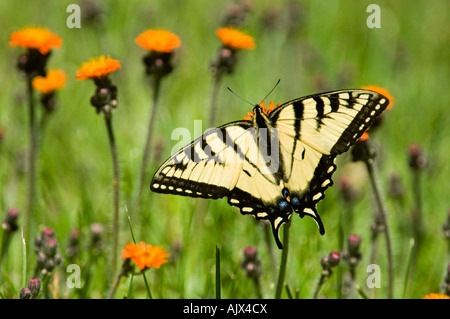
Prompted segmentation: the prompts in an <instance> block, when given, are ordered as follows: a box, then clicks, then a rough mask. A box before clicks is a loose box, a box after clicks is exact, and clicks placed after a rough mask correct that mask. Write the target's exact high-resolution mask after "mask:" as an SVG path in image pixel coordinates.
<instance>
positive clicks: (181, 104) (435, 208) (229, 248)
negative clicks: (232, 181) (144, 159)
mask: <svg viewBox="0 0 450 319" xmlns="http://www.w3.org/2000/svg"><path fill="white" fill-rule="evenodd" d="M72 2H73V1H44V2H42V1H39V2H38V1H29V3H28V4H27V6H25V7H20V6H16V5H14V4H13V2H11V1H4V2H2V3H1V4H0V12H1V13H2V17H3V19H1V21H0V26H1V28H0V41H1V42H2V43H4V44H6V43H7V42H8V41H9V35H10V33H11V32H13V31H16V30H18V29H20V28H22V27H23V26H27V25H30V24H31V25H34V24H37V25H43V26H46V27H48V28H49V29H50V30H51V31H52V32H55V33H57V34H58V35H60V36H61V37H62V38H63V41H64V43H63V46H62V47H61V48H60V49H57V50H54V51H53V52H52V55H51V57H50V59H49V63H48V67H49V68H62V69H64V70H65V71H66V73H67V74H68V82H67V85H66V87H65V88H64V90H62V91H61V92H59V94H58V99H59V108H58V109H57V111H56V112H55V113H54V114H53V116H52V118H51V119H50V121H49V123H48V127H47V128H46V130H45V132H44V139H43V142H42V145H41V147H40V154H39V159H38V165H37V167H38V181H37V201H36V209H35V211H36V214H35V216H34V220H33V224H34V225H35V226H36V227H35V228H34V229H33V233H32V235H33V237H34V236H36V235H37V234H38V232H39V230H40V229H41V228H43V227H44V226H47V227H51V228H53V229H54V230H55V232H56V238H57V239H58V240H59V251H60V252H61V253H62V255H63V262H62V264H61V265H60V266H59V267H58V274H59V283H60V286H61V288H60V297H67V298H78V297H83V296H84V297H88V298H103V297H106V295H107V293H108V290H109V280H110V278H109V274H108V271H107V269H108V267H109V259H108V257H109V256H110V254H111V245H110V243H111V231H112V202H111V201H112V183H111V180H112V165H111V158H110V151H109V145H108V141H107V135H106V130H105V127H104V123H103V122H104V120H103V118H102V116H101V115H97V114H95V110H94V108H93V107H92V106H90V104H89V99H90V97H91V95H92V94H93V93H94V89H95V87H94V85H93V83H92V81H77V80H75V79H74V76H75V72H76V70H77V68H78V67H79V65H80V64H81V63H82V62H83V61H86V60H88V59H89V58H90V57H92V56H98V55H101V54H106V55H111V56H112V57H113V58H116V59H118V60H120V62H121V65H122V68H121V69H120V70H119V71H117V72H115V73H114V74H112V75H111V79H112V81H113V82H114V83H115V84H116V85H117V87H118V89H119V107H118V108H117V109H116V110H115V111H114V116H113V122H114V128H115V132H116V137H117V144H118V152H119V157H120V170H121V206H120V214H121V219H120V223H121V231H120V237H119V238H120V248H122V247H124V245H125V244H126V243H129V242H132V237H131V233H130V229H129V225H128V221H127V218H128V215H130V217H131V224H132V227H133V231H134V235H135V237H136V241H145V242H148V243H151V244H154V245H162V246H163V247H164V248H165V249H166V250H167V251H169V252H170V253H171V254H172V255H175V252H174V249H175V246H177V245H181V251H180V252H179V254H178V255H177V258H176V259H175V260H173V261H171V262H170V263H168V264H165V265H163V266H162V267H161V269H150V270H149V271H147V280H148V282H149V286H150V290H151V292H152V295H153V297H154V298H214V297H215V296H216V292H215V282H216V278H215V267H216V247H220V271H221V298H249V297H250V298H252V297H256V292H255V291H254V286H253V283H252V282H251V279H249V278H246V276H245V273H244V272H243V270H242V269H241V268H240V262H241V260H242V256H243V253H242V251H243V248H244V247H245V246H248V245H254V246H256V247H257V248H258V251H259V255H260V258H261V261H262V267H263V273H262V275H261V287H262V294H263V297H265V298H273V297H274V295H275V289H276V287H275V286H276V281H277V272H276V269H274V267H275V268H276V267H278V266H279V260H280V257H281V252H280V251H278V250H277V249H276V246H275V245H274V242H273V243H272V246H273V248H274V250H275V261H276V264H275V265H273V264H272V263H271V259H270V254H269V251H268V249H267V246H266V244H265V241H264V231H263V228H261V227H259V226H258V225H257V224H256V223H255V221H254V220H253V218H252V217H250V216H241V215H240V213H239V212H238V210H237V209H235V208H231V207H230V206H229V205H228V204H227V203H226V200H225V199H222V200H218V201H205V200H201V199H192V198H187V197H177V196H171V195H161V194H156V193H152V192H150V190H149V188H148V187H147V188H146V189H145V191H144V194H143V204H142V209H141V211H138V212H135V211H130V210H131V209H132V203H133V199H134V197H135V193H136V188H137V186H138V180H139V168H140V164H141V163H140V161H141V156H142V151H143V146H144V138H145V134H146V129H147V128H146V125H147V118H148V116H149V113H150V111H151V97H152V92H151V87H150V85H149V83H148V80H147V79H146V78H145V76H144V68H143V65H142V61H141V58H142V56H143V55H144V54H145V52H144V50H142V49H141V48H139V47H138V46H137V45H136V44H135V43H134V38H135V37H136V36H137V35H138V34H139V33H140V32H142V31H144V30H145V29H147V28H158V27H162V28H167V29H169V30H171V31H172V32H174V33H176V34H177V35H179V37H180V39H181V41H182V43H183V45H182V47H181V48H180V49H178V50H177V51H176V54H175V55H176V58H175V60H176V68H175V70H174V72H173V74H171V75H170V76H168V77H167V79H164V81H163V84H162V88H161V99H160V105H159V106H160V108H159V112H158V116H157V122H156V127H155V136H154V141H155V143H156V144H157V145H158V146H159V151H154V152H153V158H152V162H151V164H150V168H149V172H150V174H149V176H148V182H147V185H149V184H150V180H151V177H152V174H153V172H155V171H156V169H157V168H158V166H159V165H160V164H161V163H162V162H163V160H165V159H166V158H167V157H168V156H169V155H170V151H171V149H172V147H173V146H174V145H175V144H176V143H177V142H178V141H176V140H171V138H170V137H171V134H172V131H173V130H174V129H175V128H177V127H186V128H188V129H189V130H190V131H191V132H192V134H194V132H193V129H194V120H198V119H200V120H203V121H204V125H203V129H206V128H207V127H206V123H207V120H208V115H209V114H208V110H209V101H210V93H211V88H212V80H211V75H210V74H209V72H208V66H209V63H210V61H211V60H212V59H213V57H214V56H215V54H216V53H217V50H218V48H219V46H220V43H219V40H218V39H217V37H216V36H215V33H214V30H215V29H216V28H217V27H219V26H220V21H221V19H222V18H223V16H224V14H225V12H226V8H227V5H229V3H230V2H228V1H209V0H200V1H192V0H191V1H166V0H160V1H150V2H144V1H118V0H116V1H104V2H101V3H100V7H101V9H102V15H101V16H100V21H99V22H98V23H88V22H82V27H81V28H80V29H69V28H67V27H66V19H67V16H68V13H66V7H67V5H68V4H70V3H72ZM291 3H293V1H288V0H286V1H277V2H276V3H273V1H269V0H267V1H254V6H253V9H252V11H251V12H250V14H249V15H248V17H247V19H246V21H245V23H244V25H243V29H244V30H246V31H247V32H248V33H249V34H251V35H252V36H253V37H254V39H255V42H256V45H257V47H256V49H255V50H253V51H248V52H240V53H241V54H240V55H239V62H238V66H237V68H236V71H235V73H234V74H232V75H231V76H227V77H225V79H224V81H223V85H222V88H221V91H220V93H219V100H218V105H219V112H218V118H219V119H220V120H219V123H217V124H222V123H226V122H230V121H233V120H237V119H240V118H242V117H243V116H244V115H245V114H246V112H247V111H248V109H249V106H248V105H247V104H246V103H243V102H241V101H240V100H238V99H237V98H236V97H235V96H234V95H232V94H229V92H228V90H226V87H227V86H229V87H231V88H232V89H233V90H234V91H235V92H236V93H237V94H239V95H240V96H242V97H244V98H245V99H248V100H250V101H252V102H255V103H257V102H259V101H260V99H261V98H262V97H264V96H265V95H266V93H267V92H268V91H269V90H270V89H271V88H272V87H273V85H274V84H275V83H276V81H277V80H278V79H281V83H280V85H279V86H278V87H277V88H276V90H275V91H274V92H273V93H272V94H271V96H270V97H269V99H270V100H273V101H275V102H276V103H282V102H285V101H287V100H289V99H293V98H297V97H300V96H303V95H307V94H312V93H317V92H319V91H325V90H333V89H343V88H358V87H361V86H363V85H367V84H376V85H379V86H382V87H385V88H387V89H388V90H389V91H390V93H391V94H392V95H393V96H394V98H395V102H394V107H393V109H391V110H389V111H387V112H386V113H385V116H384V122H383V124H382V126H381V127H380V128H378V129H377V130H376V132H374V133H373V134H371V138H372V139H373V140H374V141H376V142H377V143H378V144H379V147H380V151H379V153H378V157H377V168H378V178H379V183H380V185H381V186H382V196H383V198H384V204H385V205H386V207H387V209H388V211H389V216H388V221H389V226H390V230H391V237H392V245H393V255H394V270H395V284H394V297H395V298H400V297H402V296H403V289H404V285H405V271H406V270H407V264H406V260H407V259H408V256H409V240H410V238H411V236H412V235H413V232H412V226H411V210H412V208H413V206H414V203H415V201H414V194H413V191H412V190H413V185H412V182H413V179H412V173H411V170H410V168H409V167H408V153H407V149H408V146H409V144H410V143H412V142H417V143H419V144H420V145H421V146H422V148H423V149H424V151H425V153H426V156H427V158H428V161H429V166H428V167H427V169H426V170H424V172H423V174H422V175H423V176H422V177H423V178H422V194H423V223H424V228H425V235H424V238H423V243H422V245H421V249H420V250H419V252H418V254H417V255H416V256H414V258H413V259H412V264H411V269H410V274H411V275H410V277H409V280H408V284H407V289H406V293H405V297H406V298H421V297H423V296H424V295H426V294H428V293H430V292H439V291H440V285H441V284H442V282H443V280H444V276H445V270H446V267H447V266H446V265H447V263H448V262H449V255H448V245H449V243H448V239H447V241H446V239H445V238H444V237H443V234H442V224H443V223H444V222H445V220H446V216H447V209H448V208H449V203H448V194H449V193H450V186H449V183H448V176H450V169H449V167H450V166H449V165H448V160H449V153H448V150H449V149H450V134H449V133H450V129H449V127H450V126H449V124H450V122H449V111H448V106H449V104H450V103H449V102H450V96H449V95H448V94H447V91H448V84H449V70H450V65H449V60H448V57H447V55H448V54H447V53H448V28H447V25H448V22H447V13H448V11H449V9H450V6H449V4H448V2H447V1H445V0H442V1H434V2H433V4H432V5H430V4H429V2H427V1H415V2H414V4H412V3H411V2H409V1H396V2H390V1H379V2H378V4H379V5H380V7H381V19H382V20H381V29H369V28H367V26H366V19H367V16H368V15H369V13H366V8H367V6H368V5H369V4H370V3H372V2H371V1H358V2H355V1H348V0H345V1H333V2H320V1H304V2H301V5H300V6H299V7H298V10H299V11H298V13H299V16H298V20H295V21H293V22H290V20H289V13H290V12H292V11H293V8H292V7H290V6H291V5H292V4H291ZM82 10H83V7H82ZM264 21H266V24H264V23H263V22H264ZM267 21H268V22H270V23H269V24H267ZM21 52H22V50H21V49H20V48H9V47H5V48H4V49H3V50H2V51H1V52H0V61H2V63H1V65H0V68H1V71H2V72H1V74H2V75H1V76H0V87H1V88H2V91H1V94H0V105H1V107H0V128H1V129H2V130H3V132H4V137H3V139H2V140H1V141H0V212H2V214H3V213H4V212H6V211H7V210H8V209H9V208H11V207H16V208H18V209H19V211H20V212H21V217H20V218H19V226H22V225H24V224H25V221H24V214H23V212H24V211H25V207H26V189H27V184H26V183H27V171H26V165H25V164H26V161H25V157H26V155H27V147H28V143H29V141H28V129H27V112H26V110H27V108H26V96H25V82H24V81H23V80H21V79H19V77H18V76H17V70H16V68H15V63H16V59H17V56H18V55H19V54H20V53H21ZM192 137H194V136H192ZM350 160H351V156H350V155H349V154H345V155H343V156H341V157H340V158H339V165H338V171H337V173H336V174H335V176H334V181H335V186H334V187H332V188H330V189H329V190H327V192H326V198H325V199H324V200H323V201H322V202H321V203H320V204H319V205H318V209H319V213H320V214H321V217H322V220H323V222H324V225H325V228H326V234H325V235H324V236H320V234H319V233H318V230H317V227H316V225H315V223H314V222H313V220H312V219H309V218H304V219H300V218H298V216H293V218H292V221H293V222H292V225H291V228H290V251H289V259H288V265H287V270H286V281H285V282H286V283H288V286H289V289H290V291H291V292H292V293H293V295H297V296H298V297H299V298H311V297H312V295H313V292H314V289H315V286H316V283H317V282H318V280H319V277H320V271H321V267H320V259H321V258H322V257H324V256H326V255H328V254H329V252H330V251H332V250H336V249H339V248H340V247H339V229H342V231H343V236H344V238H345V237H346V236H347V235H348V234H350V233H356V234H358V235H360V236H361V237H362V246H361V252H362V254H363V258H362V261H361V263H360V265H359V267H358V269H357V283H358V284H359V285H360V286H361V287H362V289H363V290H364V291H365V293H366V294H367V295H368V296H369V297H376V298H386V297H387V278H388V277H387V262H386V252H385V251H386V249H385V242H384V237H383V236H380V239H379V244H378V256H377V263H378V264H379V265H380V267H381V272H382V273H381V282H382V287H381V288H380V289H372V290H371V289H367V288H366V285H365V283H366V278H367V276H368V273H367V272H366V267H367V266H368V265H369V263H370V252H371V241H370V236H371V232H370V225H371V223H372V219H373V213H374V203H373V195H372V192H371V189H370V183H369V181H368V179H367V176H366V175H365V173H364V170H362V171H361V170H359V169H358V167H359V168H360V167H361V166H362V163H359V164H358V163H357V164H353V165H351V166H352V167H351V168H349V165H348V163H349V162H350ZM355 167H356V169H355ZM361 172H362V173H361ZM394 172H395V173H397V174H398V175H399V176H400V177H401V179H402V181H403V184H404V189H405V196H404V201H403V205H398V202H397V201H396V200H395V199H393V198H392V197H391V196H389V177H390V175H391V174H392V173H394ZM343 174H353V175H352V176H350V177H352V180H353V179H354V180H355V184H354V187H356V188H357V190H358V191H359V192H360V197H359V198H358V199H357V200H356V201H355V202H354V203H353V204H352V210H351V211H352V214H353V215H352V220H353V222H352V224H351V225H350V224H349V223H348V222H345V220H346V218H347V217H348V216H346V214H349V211H350V210H349V207H348V206H346V205H345V204H344V203H343V200H342V198H341V195H340V193H339V189H338V187H337V181H338V179H339V176H340V175H343ZM341 216H344V217H345V218H344V217H341ZM94 222H100V223H102V224H103V226H104V228H105V234H104V238H103V245H104V246H103V248H104V252H103V253H102V254H101V255H100V256H99V257H98V258H97V259H96V261H92V264H91V266H90V267H89V268H88V266H87V264H88V261H89V260H91V258H92V256H91V250H90V248H89V242H90V239H89V226H90V225H91V224H92V223H94ZM73 228H78V229H79V230H80V233H81V234H82V236H81V237H80V239H81V240H80V255H79V256H78V257H77V262H78V263H80V265H81V275H82V278H83V279H82V280H83V284H84V286H83V288H82V289H81V290H77V289H72V290H69V289H67V288H66V287H65V285H64V283H65V278H66V277H67V276H68V274H67V273H66V272H65V267H66V266H67V264H68V260H67V258H66V257H65V247H66V245H67V238H68V236H69V232H70V230H71V229H73ZM27 246H28V258H29V264H28V265H26V269H27V273H28V276H31V272H32V270H33V269H34V263H35V255H34V253H33V251H32V243H30V242H28V243H27ZM118 263H119V261H118ZM0 267H1V268H0V296H2V297H5V298H17V297H18V293H19V291H20V289H21V288H22V285H23V283H22V282H26V281H27V280H28V279H29V278H23V276H22V269H23V266H22V240H21V238H20V230H19V231H18V232H16V233H15V234H14V237H13V238H12V241H11V243H10V246H9V250H8V255H7V258H6V259H5V261H4V262H3V264H2V265H1V266H0ZM338 268H339V269H340V272H341V273H345V272H346V271H347V270H348V267H346V265H345V264H344V263H343V262H341V265H340V266H338ZM338 273H339V271H336V272H335V274H334V275H333V276H332V277H331V278H330V280H329V281H327V282H326V283H325V285H324V286H323V288H322V289H321V292H320V294H322V295H324V296H326V297H328V298H338V297H339V296H340V293H339V292H338V288H337V287H338V278H339V276H337V275H336V274H338ZM88 274H89V278H90V279H89V281H86V278H87V275H88ZM30 278H31V277H30ZM129 286H130V283H129V282H128V281H126V280H122V282H121V285H120V286H119V288H118V290H117V293H116V297H118V298H119V297H122V296H124V295H130V292H129V290H128V289H129ZM132 288H133V293H132V296H133V297H134V298H146V297H147V292H146V288H145V284H144V281H143V279H142V276H134V278H133V280H132ZM355 295H356V296H357V293H356V292H355ZM282 297H283V298H287V294H286V292H285V290H283V294H282Z"/></svg>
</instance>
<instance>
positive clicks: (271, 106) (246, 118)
mask: <svg viewBox="0 0 450 319" xmlns="http://www.w3.org/2000/svg"><path fill="white" fill-rule="evenodd" d="M259 105H260V106H261V108H262V110H263V112H264V113H265V114H270V113H271V112H272V111H273V110H275V109H276V108H277V107H279V106H280V105H281V104H279V103H278V104H277V105H276V106H275V102H274V101H271V102H270V103H269V108H266V103H265V102H264V101H262V102H261V103H260V104H259ZM253 115H254V114H253V111H248V113H247V115H246V116H244V117H243V118H242V120H243V121H251V120H252V118H253Z"/></svg>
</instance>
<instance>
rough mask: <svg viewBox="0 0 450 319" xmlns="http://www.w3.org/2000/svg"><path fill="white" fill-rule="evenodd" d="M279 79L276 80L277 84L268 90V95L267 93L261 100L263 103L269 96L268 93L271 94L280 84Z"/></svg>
mask: <svg viewBox="0 0 450 319" xmlns="http://www.w3.org/2000/svg"><path fill="white" fill-rule="evenodd" d="M280 81H281V79H278V81H277V83H275V85H274V86H273V88H272V90H270V92H269V93H267V95H266V96H265V97H264V98H263V99H262V101H265V100H266V99H267V97H268V96H269V95H270V93H272V92H273V90H275V88H276V87H277V86H278V84H280Z"/></svg>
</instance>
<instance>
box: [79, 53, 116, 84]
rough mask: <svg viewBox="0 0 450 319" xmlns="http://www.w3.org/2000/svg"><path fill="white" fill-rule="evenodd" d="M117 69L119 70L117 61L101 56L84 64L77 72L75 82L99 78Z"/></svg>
mask: <svg viewBox="0 0 450 319" xmlns="http://www.w3.org/2000/svg"><path fill="white" fill-rule="evenodd" d="M118 69H120V62H119V61H118V60H115V59H112V58H111V57H105V56H104V55H101V56H99V57H96V58H91V59H90V60H89V61H88V62H84V63H83V64H82V65H81V67H80V69H79V70H78V71H77V73H76V76H75V78H76V79H77V80H84V79H93V78H101V77H104V76H106V75H108V74H109V73H111V72H114V71H116V70H118Z"/></svg>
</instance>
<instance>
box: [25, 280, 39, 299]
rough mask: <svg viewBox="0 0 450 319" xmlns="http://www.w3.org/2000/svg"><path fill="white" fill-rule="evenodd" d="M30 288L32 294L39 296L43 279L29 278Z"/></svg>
mask: <svg viewBox="0 0 450 319" xmlns="http://www.w3.org/2000/svg"><path fill="white" fill-rule="evenodd" d="M28 288H29V289H30V292H31V296H32V297H37V296H38V295H39V292H40V291H41V281H40V280H39V278H32V279H30V280H28Z"/></svg>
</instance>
